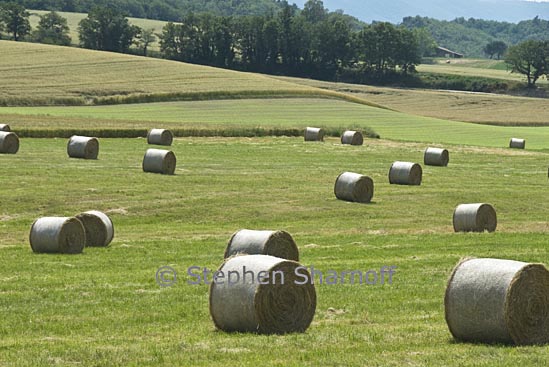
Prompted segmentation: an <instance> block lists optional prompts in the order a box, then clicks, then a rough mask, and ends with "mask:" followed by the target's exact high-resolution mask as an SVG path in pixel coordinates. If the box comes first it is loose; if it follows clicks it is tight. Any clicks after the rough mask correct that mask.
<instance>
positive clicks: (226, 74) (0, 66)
mask: <svg viewBox="0 0 549 367" xmlns="http://www.w3.org/2000/svg"><path fill="white" fill-rule="evenodd" d="M0 53H1V54H2V57H1V58H0V73H1V74H2V78H0V105H15V106H18V105H45V104H65V105H66V104H73V105H74V104H86V103H93V102H102V103H106V102H109V101H110V103H122V102H125V101H126V100H125V99H128V98H138V97H140V98H141V100H140V101H141V102H144V101H150V99H151V98H153V97H156V98H157V99H160V100H163V99H167V98H170V96H171V98H173V97H174V96H177V98H179V99H185V98H189V99H200V98H202V99H204V98H212V96H213V97H216V98H220V97H226V98H229V97H231V96H235V95H236V96H238V95H239V94H244V95H249V96H253V95H264V96H277V95H300V94H312V95H319V94H321V93H322V91H321V90H318V89H315V88H311V87H307V86H300V85H297V84H294V83H288V82H283V81H279V80H275V79H273V78H269V77H266V76H262V75H258V74H251V73H241V72H236V71H230V70H223V69H215V68H211V67H206V66H199V65H191V64H185V63H180V62H175V61H166V60H160V59H152V58H145V57H137V56H131V55H123V54H116V53H108V52H99V51H92V50H84V49H77V48H72V47H58V46H49V45H40V44H29V43H20V42H11V41H0ZM98 100H99V101H98Z"/></svg>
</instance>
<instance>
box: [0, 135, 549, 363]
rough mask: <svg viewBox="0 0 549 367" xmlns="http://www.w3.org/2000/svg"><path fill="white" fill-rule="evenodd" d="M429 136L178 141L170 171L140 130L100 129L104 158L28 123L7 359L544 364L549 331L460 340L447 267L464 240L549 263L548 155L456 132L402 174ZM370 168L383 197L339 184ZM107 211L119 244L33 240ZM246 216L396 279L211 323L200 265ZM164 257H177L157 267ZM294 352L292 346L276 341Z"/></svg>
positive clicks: (8, 189) (1, 313)
mask: <svg viewBox="0 0 549 367" xmlns="http://www.w3.org/2000/svg"><path fill="white" fill-rule="evenodd" d="M424 146H425V145H424V144H414V143H400V144H398V143H395V142H391V141H386V140H367V142H366V145H365V146H362V147H352V146H342V145H340V144H339V142H338V140H337V139H333V138H330V139H327V141H326V142H325V143H308V144H307V143H304V142H303V141H302V139H300V138H260V139H244V138H238V139H221V138H185V139H176V140H175V142H174V145H173V146H172V148H171V149H173V151H174V152H175V153H176V155H177V158H178V169H177V171H176V175H175V176H162V175H156V174H145V173H143V172H142V171H141V166H140V165H141V159H142V156H143V153H144V152H145V150H146V149H147V148H148V146H147V145H146V144H145V141H144V139H101V141H100V147H101V150H100V155H99V160H97V161H84V160H75V159H69V158H67V157H66V150H65V149H66V139H22V140H21V150H20V152H19V153H18V154H17V155H9V156H8V155H1V156H0V163H1V164H2V167H3V173H2V175H1V176H0V185H1V187H2V188H3V192H4V195H3V198H2V207H1V209H0V231H1V233H2V234H3V235H2V236H1V237H0V259H1V260H0V261H1V264H0V277H1V278H2V282H0V294H1V297H0V317H1V319H2V323H0V335H1V338H0V350H2V353H0V364H2V365H6V366H51V365H60V366H61V365H62V366H65V365H74V364H78V365H105V366H117V365H119V366H122V365H129V366H159V365H166V366H167V365H197V366H226V365H227V364H232V363H234V360H235V359H238V363H239V364H241V365H295V366H303V365H309V366H313V365H342V366H343V365H345V366H347V365H356V366H362V365H365V364H366V365H370V366H402V365H403V364H406V365H411V366H425V365H429V366H439V365H441V364H443V365H455V366H458V365H459V366H490V365H494V364H497V365H501V366H516V365H517V364H519V363H520V364H524V365H542V364H543V363H545V360H546V356H547V352H548V347H547V346H544V347H520V348H516V347H507V346H499V345H495V346H493V345H482V344H479V345H474V344H467V343H465V344H461V343H455V342H454V341H453V340H452V339H451V337H450V334H449V332H448V330H447V327H446V324H445V321H444V314H443V294H444V289H445V285H446V280H447V278H448V276H449V274H450V271H451V269H452V267H453V266H454V265H455V263H456V262H457V261H458V260H459V259H460V258H461V257H463V256H479V257H480V256H487V257H501V258H510V259H517V260H522V261H533V262H542V263H546V264H547V263H549V256H548V254H547V250H546V237H547V232H548V231H549V227H548V226H547V222H546V219H547V214H546V213H547V211H548V210H549V207H548V206H549V204H547V203H546V202H545V201H544V200H543V199H542V198H543V197H546V196H547V195H548V194H549V185H548V183H547V177H546V160H547V154H545V153H539V152H538V153H536V152H529V153H518V154H515V155H509V154H508V151H507V150H504V149H480V148H468V147H462V146H451V147H449V148H450V153H451V160H450V166H449V167H448V168H440V167H424V180H423V184H422V186H420V187H406V186H392V185H389V184H388V182H387V181H388V180H387V172H388V169H389V167H390V165H391V163H392V162H393V161H394V160H397V159H399V160H410V161H418V162H420V161H421V159H422V151H423V148H424ZM347 170H349V171H356V172H359V173H363V174H367V175H369V176H371V177H372V178H373V179H374V181H375V194H374V199H373V203H371V204H368V205H362V204H354V203H348V202H343V201H338V200H336V199H335V197H334V194H333V185H334V182H335V179H336V177H337V175H338V174H339V173H341V172H343V171H347ZM478 201H482V202H489V203H491V204H493V205H494V206H495V208H496V210H497V213H498V219H499V226H498V230H497V232H496V233H493V234H487V233H486V234H454V233H452V222H451V220H452V211H453V209H454V207H455V206H456V205H457V204H459V203H464V202H478ZM88 209H98V210H102V211H105V212H108V213H109V215H110V216H111V218H112V219H113V221H114V224H115V233H116V234H115V240H114V241H113V243H112V245H111V246H110V247H109V248H105V249H100V248H90V249H86V250H85V253H84V254H82V255H76V256H66V255H37V254H33V253H32V252H31V250H30V246H29V244H28V233H29V230H30V225H31V224H32V222H33V220H35V219H36V218H38V217H40V216H46V215H74V214H76V213H78V212H81V211H83V210H88ZM240 228H252V229H284V230H287V231H289V232H290V233H291V234H292V235H293V236H294V238H295V240H296V241H297V243H298V246H299V249H300V252H301V262H302V263H303V264H305V265H307V266H311V265H312V266H314V267H315V268H316V269H317V270H321V271H327V270H329V269H333V270H336V271H344V270H354V269H357V270H363V271H366V270H369V269H378V268H380V267H381V266H383V265H388V266H391V265H394V266H397V274H396V276H395V278H394V282H393V284H392V285H389V284H386V285H384V286H367V285H358V284H355V285H351V284H344V285H341V284H340V285H317V292H318V306H317V312H316V316H315V319H314V322H313V324H312V325H311V327H310V328H309V330H308V331H307V332H306V333H304V334H292V335H284V336H259V335H254V334H238V333H236V334H227V333H223V332H219V331H215V329H214V326H213V324H212V322H211V320H210V318H209V314H208V288H207V286H191V285H188V284H186V281H187V280H188V279H189V277H188V276H186V275H185V272H186V269H187V267H189V266H191V265H196V266H202V267H208V268H211V269H215V268H217V266H219V264H220V263H221V262H222V254H223V251H224V248H225V245H226V242H227V241H228V239H229V237H230V235H231V234H232V233H233V232H234V231H236V230H238V229H240ZM162 265H170V266H173V267H174V268H175V269H176V270H177V271H178V272H179V278H178V282H177V283H176V284H175V285H174V286H173V287H171V288H161V287H159V286H158V285H157V284H156V283H155V279H154V277H155V272H156V270H157V269H158V268H159V267H160V266H162ZM281 350H283V351H284V353H281V352H280V351H281Z"/></svg>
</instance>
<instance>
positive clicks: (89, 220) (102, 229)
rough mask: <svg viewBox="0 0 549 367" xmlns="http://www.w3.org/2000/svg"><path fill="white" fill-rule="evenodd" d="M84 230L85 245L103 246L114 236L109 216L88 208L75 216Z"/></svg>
mask: <svg viewBox="0 0 549 367" xmlns="http://www.w3.org/2000/svg"><path fill="white" fill-rule="evenodd" d="M76 218H78V219H79V220H80V221H81V222H82V224H83V225H84V230H85V231H86V247H104V246H108V245H109V243H111V241H112V239H113V237H114V226H113V224H112V221H111V218H109V216H108V215H107V214H105V213H102V212H100V211H97V210H90V211H87V212H84V213H81V214H78V215H77V216H76Z"/></svg>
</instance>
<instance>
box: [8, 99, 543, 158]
mask: <svg viewBox="0 0 549 367" xmlns="http://www.w3.org/2000/svg"><path fill="white" fill-rule="evenodd" d="M0 121H2V122H4V121H5V122H7V123H11V125H12V128H14V129H17V128H19V129H21V130H22V131H30V132H36V131H42V130H46V131H47V130H53V131H55V130H60V131H62V130H64V129H67V128H71V129H75V128H76V129H78V128H81V129H86V130H90V129H96V130H117V129H134V128H135V129H137V128H139V129H148V128H150V127H151V126H152V125H154V126H162V127H166V128H172V129H186V130H201V129H204V130H212V131H219V132H225V133H229V132H231V131H234V130H239V129H241V130H245V129H248V130H249V129H253V128H258V129H264V130H265V129H272V128H278V129H298V130H300V131H302V130H303V129H304V127H305V126H309V125H310V126H318V127H324V128H327V129H328V130H331V131H333V130H337V131H340V132H341V131H343V130H344V129H346V128H355V129H368V128H372V129H373V130H374V131H375V132H376V133H378V134H379V135H381V137H382V138H386V139H393V140H402V141H418V142H426V143H432V142H435V143H449V144H465V145H476V146H487V147H505V146H507V145H508V144H509V139H510V138H511V137H521V138H524V139H526V141H527V143H526V147H527V149H536V150H540V149H549V127H524V126H522V127H503V126H490V125H480V124H471V123H465V122H456V121H448V120H442V119H434V118H428V117H421V116H415V115H409V114H404V113H400V112H395V111H391V110H386V109H380V108H374V107H370V106H365V105H361V104H357V103H349V102H344V101H340V100H331V99H319V98H277V99H241V100H214V101H191V102H169V103H147V104H128V105H115V106H92V107H3V108H0Z"/></svg>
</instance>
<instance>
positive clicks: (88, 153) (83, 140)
mask: <svg viewBox="0 0 549 367" xmlns="http://www.w3.org/2000/svg"><path fill="white" fill-rule="evenodd" d="M67 154H68V155H69V157H71V158H82V159H97V155H98V154H99V141H98V140H97V138H90V137H87V136H79V135H73V136H71V138H70V139H69V142H68V144H67Z"/></svg>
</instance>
